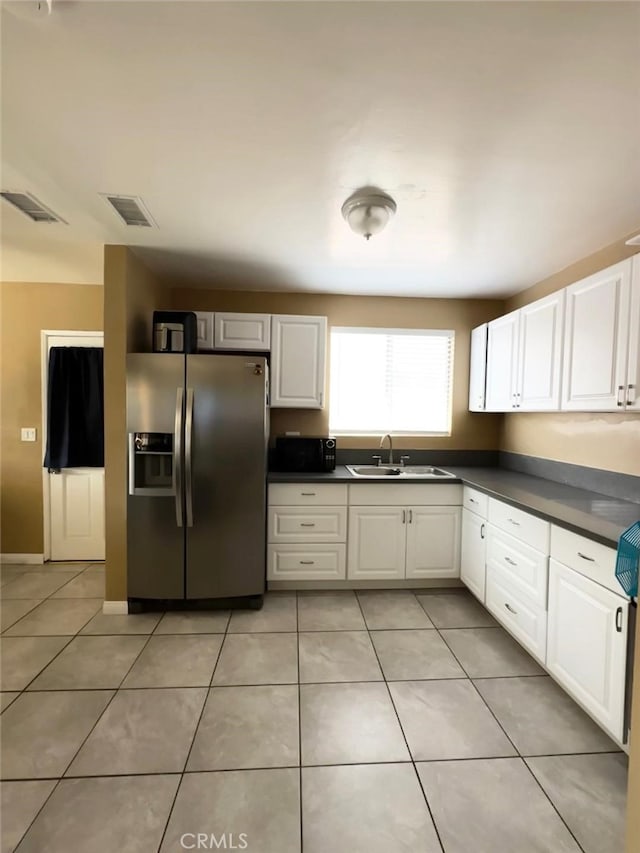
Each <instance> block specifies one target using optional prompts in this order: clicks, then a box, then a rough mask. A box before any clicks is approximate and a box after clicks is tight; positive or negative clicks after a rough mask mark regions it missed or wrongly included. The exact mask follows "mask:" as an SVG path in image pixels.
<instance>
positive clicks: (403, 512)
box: [402, 509, 407, 524]
mask: <svg viewBox="0 0 640 853" xmlns="http://www.w3.org/2000/svg"><path fill="white" fill-rule="evenodd" d="M402 523H403V524H406V523H407V511H406V509H403V510H402Z"/></svg>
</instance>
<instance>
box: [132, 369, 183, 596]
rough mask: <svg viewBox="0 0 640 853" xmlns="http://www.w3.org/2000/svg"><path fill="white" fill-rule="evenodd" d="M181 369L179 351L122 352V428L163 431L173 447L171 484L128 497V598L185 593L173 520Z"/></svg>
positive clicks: (179, 494) (178, 509) (177, 501)
mask: <svg viewBox="0 0 640 853" xmlns="http://www.w3.org/2000/svg"><path fill="white" fill-rule="evenodd" d="M184 371H185V357H184V355H172V354H168V353H156V354H151V353H149V354H146V353H145V354H142V353H136V354H132V355H129V356H128V357H127V433H128V434H129V435H131V434H132V433H165V434H166V435H170V436H171V437H172V447H173V457H172V459H171V464H172V466H173V470H172V477H171V486H170V487H168V488H166V489H165V491H164V494H162V492H161V490H157V491H156V492H155V494H153V495H148V494H147V495H145V494H129V495H128V497H127V575H128V584H127V595H128V597H129V598H184V527H179V526H178V522H179V521H180V522H182V521H183V518H184V501H183V488H182V476H181V475H182V450H181V433H182V424H183V422H184V395H183V388H184ZM129 491H131V490H129ZM158 492H160V493H158Z"/></svg>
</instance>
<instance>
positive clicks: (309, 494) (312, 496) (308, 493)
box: [300, 492, 316, 498]
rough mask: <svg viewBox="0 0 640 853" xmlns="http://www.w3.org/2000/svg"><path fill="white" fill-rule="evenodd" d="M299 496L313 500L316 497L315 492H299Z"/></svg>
mask: <svg viewBox="0 0 640 853" xmlns="http://www.w3.org/2000/svg"><path fill="white" fill-rule="evenodd" d="M300 495H301V496H302V497H303V498H314V497H315V496H316V493H315V492H300Z"/></svg>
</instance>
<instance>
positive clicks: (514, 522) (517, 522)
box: [507, 518, 520, 527]
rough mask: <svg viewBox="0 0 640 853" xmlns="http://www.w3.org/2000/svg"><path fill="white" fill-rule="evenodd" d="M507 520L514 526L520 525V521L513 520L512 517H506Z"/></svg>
mask: <svg viewBox="0 0 640 853" xmlns="http://www.w3.org/2000/svg"><path fill="white" fill-rule="evenodd" d="M507 521H508V522H509V523H510V524H515V526H516V527H520V522H519V521H515V520H514V519H513V518H508V519H507Z"/></svg>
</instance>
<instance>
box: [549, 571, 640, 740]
mask: <svg viewBox="0 0 640 853" xmlns="http://www.w3.org/2000/svg"><path fill="white" fill-rule="evenodd" d="M628 607H629V605H628V602H627V600H626V599H625V598H622V596H619V595H616V594H615V593H613V592H611V591H610V590H608V589H606V588H605V587H603V586H600V584H597V583H595V582H594V581H592V580H590V579H589V578H587V577H584V576H583V575H582V574H580V573H579V572H577V571H574V570H573V569H570V568H568V567H567V566H565V565H563V564H562V563H558V562H557V561H556V560H553V559H552V560H551V561H550V571H549V630H548V638H547V639H548V641H547V669H548V670H549V672H550V673H551V674H552V675H553V676H554V678H556V679H557V680H558V682H559V683H560V684H561V685H562V686H563V687H564V688H565V690H566V691H567V693H570V694H571V695H572V696H573V697H574V698H575V699H576V700H577V701H578V702H579V703H580V704H581V705H582V706H583V707H584V708H585V709H586V710H588V711H589V712H590V713H591V714H592V715H593V717H594V718H595V719H596V720H598V721H599V722H600V724H601V725H602V726H603V728H605V729H606V730H607V731H608V732H609V733H610V734H612V735H613V736H614V737H615V738H616V739H617V740H619V741H621V740H623V734H624V733H623V726H624V700H625V673H626V653H627V620H628Z"/></svg>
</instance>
